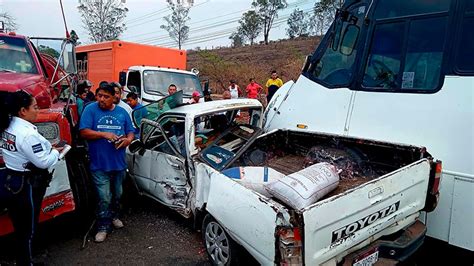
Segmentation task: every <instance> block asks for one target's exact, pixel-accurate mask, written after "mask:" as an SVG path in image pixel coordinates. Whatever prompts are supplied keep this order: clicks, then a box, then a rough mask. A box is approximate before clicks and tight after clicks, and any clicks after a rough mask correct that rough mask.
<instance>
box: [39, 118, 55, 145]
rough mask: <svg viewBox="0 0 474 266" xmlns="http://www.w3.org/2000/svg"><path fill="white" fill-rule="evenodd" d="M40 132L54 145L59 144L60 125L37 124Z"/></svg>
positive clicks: (50, 123)
mask: <svg viewBox="0 0 474 266" xmlns="http://www.w3.org/2000/svg"><path fill="white" fill-rule="evenodd" d="M35 126H36V128H37V129H38V132H39V133H40V134H41V135H42V136H43V137H44V138H45V139H47V140H48V141H49V142H51V143H52V144H55V143H58V142H59V125H58V124H56V123H52V122H46V123H36V124H35Z"/></svg>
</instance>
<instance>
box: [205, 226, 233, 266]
mask: <svg viewBox="0 0 474 266" xmlns="http://www.w3.org/2000/svg"><path fill="white" fill-rule="evenodd" d="M205 237H206V249H207V253H209V255H210V256H211V258H212V259H213V260H214V262H215V263H216V264H218V265H224V264H226V263H227V262H228V261H229V258H230V253H229V240H228V239H227V236H226V234H225V232H224V229H222V227H221V226H220V225H219V224H218V223H216V222H210V223H209V224H208V225H207V227H206V233H205Z"/></svg>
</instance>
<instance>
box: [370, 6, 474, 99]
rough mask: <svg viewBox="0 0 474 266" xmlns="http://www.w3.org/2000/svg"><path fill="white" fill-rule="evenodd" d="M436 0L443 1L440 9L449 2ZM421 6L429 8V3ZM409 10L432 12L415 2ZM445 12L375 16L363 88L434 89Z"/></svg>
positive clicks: (440, 62) (437, 84)
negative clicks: (398, 16) (392, 18)
mask: <svg viewBox="0 0 474 266" xmlns="http://www.w3.org/2000/svg"><path fill="white" fill-rule="evenodd" d="M436 1H440V3H441V2H442V3H444V4H443V5H442V6H443V9H442V10H444V9H445V8H444V7H445V6H446V5H447V6H449V5H448V4H449V2H450V1H447V0H436ZM394 2H395V1H394ZM402 2H404V3H405V2H406V1H402ZM397 3H398V2H397ZM405 4H408V2H406V3H405ZM382 6H383V5H382ZM423 7H424V8H427V7H430V8H431V5H425V6H423ZM446 8H447V7H446ZM399 11H400V12H402V10H399ZM405 11H407V10H405ZM405 11H403V12H405ZM408 11H410V10H408ZM411 11H412V12H413V13H414V14H417V13H422V11H425V12H432V10H423V8H422V7H421V6H420V7H417V6H416V5H415V6H414V7H412V9H411ZM378 12H382V13H383V14H385V13H386V12H388V11H387V10H385V7H384V9H383V10H382V9H381V10H376V15H377V13H378ZM403 14H404V13H403ZM386 15H388V14H386ZM398 15H400V14H398ZM448 15H449V13H448V12H445V13H444V14H443V13H441V14H436V15H431V16H426V15H414V16H410V17H402V18H400V19H396V20H385V18H384V17H382V18H380V19H379V20H377V21H376V25H375V27H374V31H373V35H372V40H371V45H370V52H369V55H368V57H367V61H366V65H365V71H364V76H363V80H362V86H363V87H364V88H366V89H370V88H374V89H378V90H392V91H405V92H407V91H411V92H415V91H416V92H418V91H419V92H424V91H426V92H430V91H436V90H438V89H439V88H440V86H441V80H442V76H441V75H442V74H443V72H442V71H441V68H442V66H443V59H444V56H443V55H444V51H445V46H446V42H447V40H446V38H447V35H448V21H449V20H448V18H449V17H448ZM466 47H467V46H466ZM471 58H472V57H471Z"/></svg>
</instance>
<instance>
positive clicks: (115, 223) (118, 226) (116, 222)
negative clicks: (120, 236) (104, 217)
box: [112, 219, 123, 229]
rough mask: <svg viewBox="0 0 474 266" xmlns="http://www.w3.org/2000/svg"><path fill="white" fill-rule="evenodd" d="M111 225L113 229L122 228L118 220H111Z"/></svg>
mask: <svg viewBox="0 0 474 266" xmlns="http://www.w3.org/2000/svg"><path fill="white" fill-rule="evenodd" d="M112 224H113V225H114V227H115V229H120V228H122V227H123V223H122V221H120V220H119V219H114V220H112Z"/></svg>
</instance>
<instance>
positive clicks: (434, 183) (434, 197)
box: [423, 161, 443, 212]
mask: <svg viewBox="0 0 474 266" xmlns="http://www.w3.org/2000/svg"><path fill="white" fill-rule="evenodd" d="M442 170H443V168H442V166H441V161H436V162H432V163H431V172H430V181H429V183H428V184H429V185H428V193H427V195H426V202H425V207H424V208H423V210H424V211H427V212H431V211H433V210H434V209H436V206H437V205H438V201H439V185H440V182H441V171H442Z"/></svg>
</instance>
